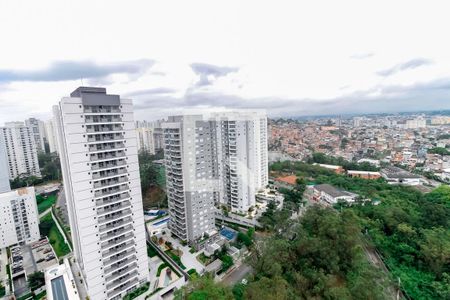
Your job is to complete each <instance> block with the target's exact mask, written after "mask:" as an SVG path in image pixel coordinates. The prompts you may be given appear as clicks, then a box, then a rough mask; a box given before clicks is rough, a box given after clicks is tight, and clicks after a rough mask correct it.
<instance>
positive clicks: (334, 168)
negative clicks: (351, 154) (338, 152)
mask: <svg viewBox="0 0 450 300" xmlns="http://www.w3.org/2000/svg"><path fill="white" fill-rule="evenodd" d="M314 165H315V166H319V167H322V168H325V169H328V170H331V171H333V172H334V173H336V174H343V173H344V172H345V170H344V168H343V167H342V166H336V165H327V164H318V163H315V164H314Z"/></svg>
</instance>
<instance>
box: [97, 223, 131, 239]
mask: <svg viewBox="0 0 450 300" xmlns="http://www.w3.org/2000/svg"><path fill="white" fill-rule="evenodd" d="M132 230H133V226H131V225H127V226H124V227H120V228H119V229H115V230H112V231H109V232H107V233H104V234H101V235H100V241H101V242H106V241H108V240H110V239H113V238H115V237H117V236H119V235H120V234H124V233H128V232H130V231H132Z"/></svg>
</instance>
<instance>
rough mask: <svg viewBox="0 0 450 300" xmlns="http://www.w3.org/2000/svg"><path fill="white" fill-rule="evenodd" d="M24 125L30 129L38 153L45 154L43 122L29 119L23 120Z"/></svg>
mask: <svg viewBox="0 0 450 300" xmlns="http://www.w3.org/2000/svg"><path fill="white" fill-rule="evenodd" d="M25 125H26V126H27V127H28V128H30V131H31V135H32V136H33V139H34V144H35V145H36V150H37V151H38V152H39V151H40V152H45V142H44V140H45V139H46V136H45V125H44V122H42V121H41V120H38V119H36V118H29V119H26V120H25Z"/></svg>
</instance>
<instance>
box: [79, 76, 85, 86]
mask: <svg viewBox="0 0 450 300" xmlns="http://www.w3.org/2000/svg"><path fill="white" fill-rule="evenodd" d="M80 81H81V86H84V84H83V77H81V78H80Z"/></svg>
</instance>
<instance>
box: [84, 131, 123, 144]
mask: <svg viewBox="0 0 450 300" xmlns="http://www.w3.org/2000/svg"><path fill="white" fill-rule="evenodd" d="M124 139H125V138H124V136H123V134H122V133H118V132H117V133H108V134H92V133H91V134H89V135H88V138H87V141H88V143H103V142H108V141H122V140H124Z"/></svg>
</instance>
